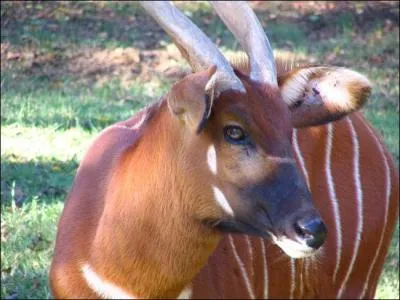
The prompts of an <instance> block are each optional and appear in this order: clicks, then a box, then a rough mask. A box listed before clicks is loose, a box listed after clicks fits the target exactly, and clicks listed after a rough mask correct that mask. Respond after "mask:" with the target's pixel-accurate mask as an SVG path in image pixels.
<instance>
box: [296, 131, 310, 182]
mask: <svg viewBox="0 0 400 300" xmlns="http://www.w3.org/2000/svg"><path fill="white" fill-rule="evenodd" d="M292 143H293V149H294V152H295V153H296V156H297V159H298V161H299V164H300V168H301V170H302V171H303V174H304V177H305V178H306V183H307V186H308V189H310V179H309V178H308V172H307V169H306V164H305V163H304V158H303V155H302V154H301V151H300V147H299V142H298V140H297V129H293V136H292Z"/></svg>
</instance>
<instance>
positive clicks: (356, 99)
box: [278, 67, 371, 127]
mask: <svg viewBox="0 0 400 300" xmlns="http://www.w3.org/2000/svg"><path fill="white" fill-rule="evenodd" d="M278 83H279V87H280V89H281V93H282V97H283V100H284V101H285V102H286V103H287V104H288V105H289V108H290V110H291V111H292V121H293V126H294V127H306V126H314V125H322V124H325V123H328V122H331V121H334V120H338V119H340V118H342V117H344V116H346V115H347V114H349V113H351V112H354V111H356V110H358V109H360V108H361V107H362V106H363V105H364V104H365V101H366V100H367V98H368V96H369V95H370V93H371V83H370V82H369V80H368V79H367V78H366V77H365V76H363V75H361V74H359V73H357V72H355V71H352V70H349V69H345V68H339V67H308V68H298V69H294V70H291V71H289V72H288V73H286V74H282V75H281V76H279V78H278Z"/></svg>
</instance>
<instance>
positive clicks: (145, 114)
mask: <svg viewBox="0 0 400 300" xmlns="http://www.w3.org/2000/svg"><path fill="white" fill-rule="evenodd" d="M146 118H147V111H144V112H143V115H142V117H141V118H140V121H139V122H137V123H135V125H133V126H132V127H131V128H132V129H139V128H140V127H141V126H142V125H143V123H144V121H146Z"/></svg>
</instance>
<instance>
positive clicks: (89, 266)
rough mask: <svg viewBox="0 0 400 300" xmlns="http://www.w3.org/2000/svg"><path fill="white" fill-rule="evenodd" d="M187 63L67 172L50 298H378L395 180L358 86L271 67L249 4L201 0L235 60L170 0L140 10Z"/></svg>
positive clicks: (362, 81) (324, 73)
mask: <svg viewBox="0 0 400 300" xmlns="http://www.w3.org/2000/svg"><path fill="white" fill-rule="evenodd" d="M141 4H142V6H143V7H144V8H145V10H146V11H147V12H148V13H149V14H150V15H151V16H152V17H153V18H154V19H155V20H156V21H157V23H158V24H159V25H160V26H161V27H162V28H164V30H165V31H166V32H167V33H168V34H169V35H170V36H171V38H172V39H173V41H174V43H175V44H176V45H177V47H178V48H179V49H180V51H181V52H182V54H183V56H184V57H185V58H186V59H187V61H188V62H189V64H190V65H191V67H192V69H193V73H192V74H190V75H188V76H186V77H185V78H183V79H182V80H180V81H179V82H177V83H176V84H174V85H173V87H172V88H171V90H170V91H169V93H168V94H166V95H165V96H163V97H162V98H161V99H160V100H159V101H158V102H156V103H154V104H152V105H150V106H148V107H146V108H145V109H143V110H142V111H140V112H139V113H138V114H136V115H135V116H133V117H132V118H130V119H128V120H126V121H121V122H118V123H116V124H114V125H112V126H110V127H108V128H106V129H105V130H104V131H103V132H102V133H100V135H99V136H98V137H97V138H96V139H95V141H94V142H93V144H92V145H91V147H90V148H89V150H88V152H87V153H86V155H85V157H84V158H83V160H82V162H81V164H80V166H79V169H78V171H77V174H76V177H75V180H74V183H73V186H72V188H71V191H70V193H69V195H68V198H67V200H66V203H65V208H64V211H63V214H62V217H61V219H60V221H59V227H58V233H57V240H56V246H55V253H54V258H53V261H52V266H51V270H50V285H51V290H52V293H53V295H54V297H56V298H119V299H122V298H133V299H135V298H300V297H302V298H353V297H355V298H363V297H373V295H374V292H375V289H376V285H377V281H378V278H379V275H380V273H381V271H382V266H383V262H384V259H385V255H386V254H387V251H388V246H389V243H390V239H391V236H392V233H393V229H394V225H395V222H396V219H397V211H398V173H397V170H396V168H395V165H394V163H393V160H392V158H391V157H390V155H389V152H388V151H387V149H386V148H385V146H384V145H383V143H382V141H381V138H380V137H378V135H377V134H376V133H375V131H374V130H373V129H372V128H371V126H370V124H369V123H368V122H367V121H366V120H365V119H364V117H363V116H362V115H361V114H360V113H357V112H356V111H357V110H358V109H359V108H360V107H362V105H363V104H364V103H365V101H366V99H367V98H368V96H369V94H370V90H371V85H370V82H369V81H368V79H367V78H366V77H365V76H363V75H361V74H359V73H357V72H355V71H352V70H349V69H345V68H339V67H329V66H304V67H301V66H297V65H291V64H285V63H284V62H282V61H278V60H275V58H274V55H273V53H272V49H271V46H270V44H269V42H268V39H267V37H266V35H265V33H264V30H263V29H262V27H261V26H260V23H259V22H258V20H257V18H256V16H255V14H254V13H253V11H252V10H251V9H250V7H249V6H248V5H247V4H246V3H245V2H212V3H211V5H212V7H213V8H214V9H215V10H216V12H217V14H218V15H219V17H220V18H221V19H222V21H223V22H224V23H225V24H226V25H227V27H228V28H229V30H230V31H231V32H232V33H233V34H234V36H235V38H236V39H237V40H238V42H239V43H240V45H241V46H242V48H243V49H244V50H245V52H246V54H247V56H246V59H242V60H239V61H236V62H232V63H230V62H229V61H228V60H227V59H225V58H224V56H223V55H222V54H221V53H220V52H219V50H218V49H217V48H216V46H215V45H213V43H212V42H211V41H210V40H209V39H208V38H207V37H206V36H205V34H204V33H202V32H201V31H200V30H199V29H198V28H197V27H196V26H195V25H194V24H193V23H192V22H191V21H190V20H189V19H188V18H187V17H185V16H184V15H183V14H182V13H180V12H179V10H178V9H176V8H175V7H174V6H173V5H172V4H171V3H170V2H163V1H156V2H146V1H144V2H141Z"/></svg>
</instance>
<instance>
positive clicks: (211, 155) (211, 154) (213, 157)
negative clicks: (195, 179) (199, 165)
mask: <svg viewBox="0 0 400 300" xmlns="http://www.w3.org/2000/svg"><path fill="white" fill-rule="evenodd" d="M207 164H208V167H209V168H210V170H211V172H212V173H213V174H217V152H216V151H215V147H214V145H211V146H209V147H208V150H207Z"/></svg>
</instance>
